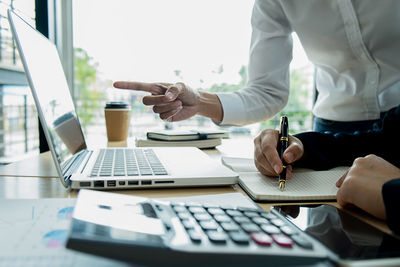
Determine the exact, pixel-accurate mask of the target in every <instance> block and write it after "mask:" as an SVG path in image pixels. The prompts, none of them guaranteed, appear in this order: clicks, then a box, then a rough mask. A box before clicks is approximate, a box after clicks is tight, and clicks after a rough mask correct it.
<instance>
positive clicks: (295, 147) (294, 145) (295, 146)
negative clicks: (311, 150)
mask: <svg viewBox="0 0 400 267" xmlns="http://www.w3.org/2000/svg"><path fill="white" fill-rule="evenodd" d="M303 154H304V147H303V143H301V141H300V140H299V139H298V138H296V137H294V136H289V146H288V148H287V149H286V150H285V152H284V153H283V158H284V159H285V161H286V162H287V163H288V164H291V163H293V162H295V161H296V160H299V159H300V158H301V157H302V156H303Z"/></svg>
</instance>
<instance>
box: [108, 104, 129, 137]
mask: <svg viewBox="0 0 400 267" xmlns="http://www.w3.org/2000/svg"><path fill="white" fill-rule="evenodd" d="M130 113H131V107H130V106H129V104H128V103H124V102H108V103H106V106H105V108H104V116H105V118H106V128H107V138H108V141H126V139H127V138H128V132H129V121H130Z"/></svg>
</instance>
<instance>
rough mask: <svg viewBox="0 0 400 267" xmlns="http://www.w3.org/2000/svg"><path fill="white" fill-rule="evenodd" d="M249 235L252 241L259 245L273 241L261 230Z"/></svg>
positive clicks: (266, 244) (269, 243)
mask: <svg viewBox="0 0 400 267" xmlns="http://www.w3.org/2000/svg"><path fill="white" fill-rule="evenodd" d="M250 236H251V239H253V241H254V242H256V243H257V244H258V245H260V246H271V244H272V242H273V240H272V238H271V237H270V236H269V235H267V234H265V233H262V232H256V233H251V234H250Z"/></svg>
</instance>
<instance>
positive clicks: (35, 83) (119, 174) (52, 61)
mask: <svg viewBox="0 0 400 267" xmlns="http://www.w3.org/2000/svg"><path fill="white" fill-rule="evenodd" d="M8 19H9V22H10V26H11V30H12V34H13V37H14V39H15V42H16V45H17V48H18V51H19V54H20V57H21V60H22V63H23V66H24V69H25V73H26V77H27V80H28V83H29V86H30V88H31V91H32V95H33V98H34V100H35V104H36V108H37V111H38V114H39V118H40V121H41V124H42V126H43V129H44V134H45V136H46V140H47V142H48V144H49V148H50V151H51V153H52V157H53V159H54V163H55V166H56V169H57V172H58V175H59V177H60V180H61V183H62V184H63V185H64V186H65V187H70V188H73V189H79V188H92V189H103V190H106V189H124V188H142V187H146V188H149V187H182V186H215V185H230V184H235V183H237V179H238V175H237V174H236V173H235V172H233V171H232V170H230V169H229V168H227V167H225V166H223V165H222V164H221V163H219V162H217V161H215V160H213V159H211V158H210V157H209V156H208V155H207V154H205V153H204V152H202V151H201V150H199V149H198V148H194V147H181V148H178V147H152V148H103V149H89V148H88V147H87V145H86V141H85V137H84V134H83V131H82V128H81V125H80V123H79V118H78V115H77V113H76V111H75V107H74V103H73V100H72V97H71V94H70V90H69V87H68V84H67V81H66V78H65V74H64V71H63V68H62V65H61V61H60V58H59V55H58V53H57V49H56V46H55V45H54V44H53V43H51V42H50V41H49V40H48V39H47V38H46V37H45V36H43V35H42V34H40V33H39V32H38V31H36V30H35V29H34V28H33V27H31V26H30V25H29V24H28V23H27V22H25V21H24V20H23V19H22V18H21V17H20V16H18V15H17V14H16V13H15V12H13V11H11V10H8Z"/></svg>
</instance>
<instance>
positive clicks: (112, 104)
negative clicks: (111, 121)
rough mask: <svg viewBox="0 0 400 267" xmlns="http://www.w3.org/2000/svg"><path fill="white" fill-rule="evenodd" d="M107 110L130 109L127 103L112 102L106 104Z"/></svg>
mask: <svg viewBox="0 0 400 267" xmlns="http://www.w3.org/2000/svg"><path fill="white" fill-rule="evenodd" d="M106 108H130V106H129V104H128V103H126V102H118V101H112V102H107V103H106Z"/></svg>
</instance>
